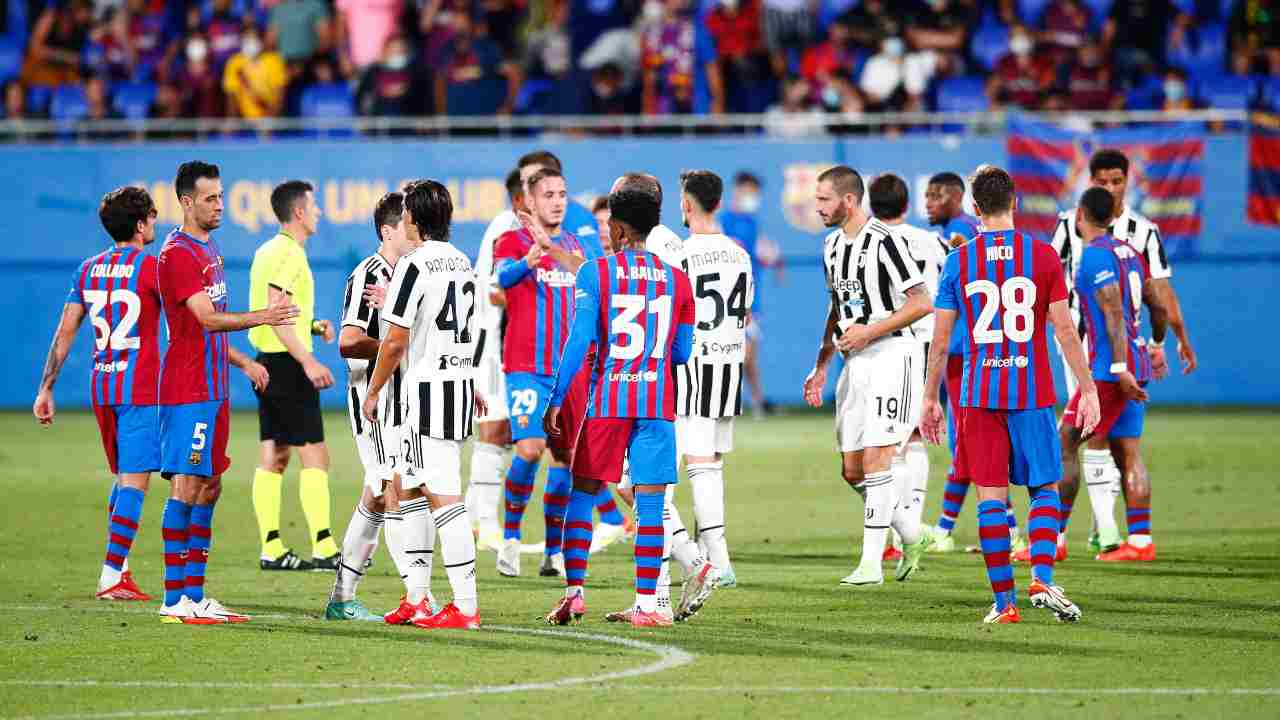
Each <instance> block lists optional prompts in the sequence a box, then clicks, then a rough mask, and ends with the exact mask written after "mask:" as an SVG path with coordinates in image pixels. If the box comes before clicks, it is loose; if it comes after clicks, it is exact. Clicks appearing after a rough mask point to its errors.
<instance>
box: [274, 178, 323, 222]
mask: <svg viewBox="0 0 1280 720" xmlns="http://www.w3.org/2000/svg"><path fill="white" fill-rule="evenodd" d="M314 190H315V188H314V187H312V186H311V183H309V182H307V181H306V180H290V181H288V182H283V183H280V184H279V185H277V186H276V187H275V189H274V190H272V191H271V211H272V212H274V213H275V214H276V219H277V220H279V221H280V222H282V223H287V222H289V221H290V220H292V219H293V209H294V208H295V207H297V206H298V203H300V202H302V200H303V198H305V197H306V196H307V193H309V192H312V191H314Z"/></svg>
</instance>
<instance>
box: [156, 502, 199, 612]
mask: <svg viewBox="0 0 1280 720" xmlns="http://www.w3.org/2000/svg"><path fill="white" fill-rule="evenodd" d="M190 523H191V506H190V505H188V504H186V503H184V502H182V501H181V500H175V499H174V498H169V500H168V501H167V502H165V504H164V515H163V516H162V517H161V519H160V527H161V528H162V531H161V532H162V533H163V535H164V604H165V605H173V604H174V603H176V602H178V601H179V600H181V599H182V593H183V592H184V591H185V590H186V587H187V583H186V575H187V526H188V525H189V524H190Z"/></svg>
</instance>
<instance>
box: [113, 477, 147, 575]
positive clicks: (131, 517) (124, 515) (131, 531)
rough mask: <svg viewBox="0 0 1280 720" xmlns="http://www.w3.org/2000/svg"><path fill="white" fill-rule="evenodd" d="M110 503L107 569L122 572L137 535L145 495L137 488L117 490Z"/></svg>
mask: <svg viewBox="0 0 1280 720" xmlns="http://www.w3.org/2000/svg"><path fill="white" fill-rule="evenodd" d="M111 494H112V496H113V499H112V501H111V516H110V524H108V525H107V529H108V531H109V533H110V536H109V537H108V539H107V559H106V565H107V567H109V568H111V569H112V570H115V571H116V572H120V571H122V570H124V561H125V560H127V559H128V558H129V551H130V550H131V549H133V538H134V537H135V536H136V535H137V534H138V520H140V519H141V518H142V501H143V500H144V499H145V498H146V495H143V494H142V491H141V490H139V489H137V488H131V487H126V488H119V490H118V491H113V492H112V493H111Z"/></svg>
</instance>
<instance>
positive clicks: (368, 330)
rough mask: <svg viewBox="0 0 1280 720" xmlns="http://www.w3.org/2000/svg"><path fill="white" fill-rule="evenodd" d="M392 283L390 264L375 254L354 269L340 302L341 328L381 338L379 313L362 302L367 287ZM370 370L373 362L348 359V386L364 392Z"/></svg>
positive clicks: (382, 333) (382, 334) (348, 277)
mask: <svg viewBox="0 0 1280 720" xmlns="http://www.w3.org/2000/svg"><path fill="white" fill-rule="evenodd" d="M390 282H391V264H390V263H388V262H387V260H386V258H384V257H382V256H381V255H379V254H378V253H374V254H372V255H370V256H369V257H367V258H365V259H364V260H361V261H360V264H359V265H357V266H356V269H355V270H352V271H351V274H350V275H348V276H347V289H346V291H345V293H344V295H343V298H344V299H343V301H342V327H347V326H348V325H349V326H351V327H355V328H359V329H360V330H361V332H363V333H364V334H365V335H368V336H369V337H371V338H373V339H374V340H378V339H380V338H382V337H383V336H384V335H385V333H384V332H383V328H382V318H381V317H380V316H381V313H380V312H379V311H378V309H377V308H375V307H371V306H370V305H369V303H368V302H367V301H366V300H365V299H364V287H365V286H366V285H382V286H383V287H386V286H387V284H389V283H390ZM372 369H373V361H372V360H365V359H362V358H347V384H348V385H349V386H351V387H359V388H361V390H362V391H363V389H364V388H365V387H367V386H368V384H369V371H370V370H372Z"/></svg>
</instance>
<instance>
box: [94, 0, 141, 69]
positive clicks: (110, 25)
mask: <svg viewBox="0 0 1280 720" xmlns="http://www.w3.org/2000/svg"><path fill="white" fill-rule="evenodd" d="M89 38H90V40H91V41H92V42H93V45H94V47H95V49H96V51H97V52H96V53H93V54H92V55H93V56H94V58H95V61H94V62H93V71H94V72H95V73H96V74H99V75H105V76H106V77H109V78H111V79H112V80H117V81H123V80H130V79H132V78H133V75H134V72H135V70H136V69H137V65H138V63H137V54H136V53H135V52H134V48H133V41H132V38H131V37H130V36H129V14H128V13H126V12H124V10H123V9H121V8H111V9H109V10H107V12H106V13H105V14H104V15H103V16H102V22H100V23H98V24H97V25H95V26H94V28H93V31H92V32H91V33H90V34H89Z"/></svg>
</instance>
